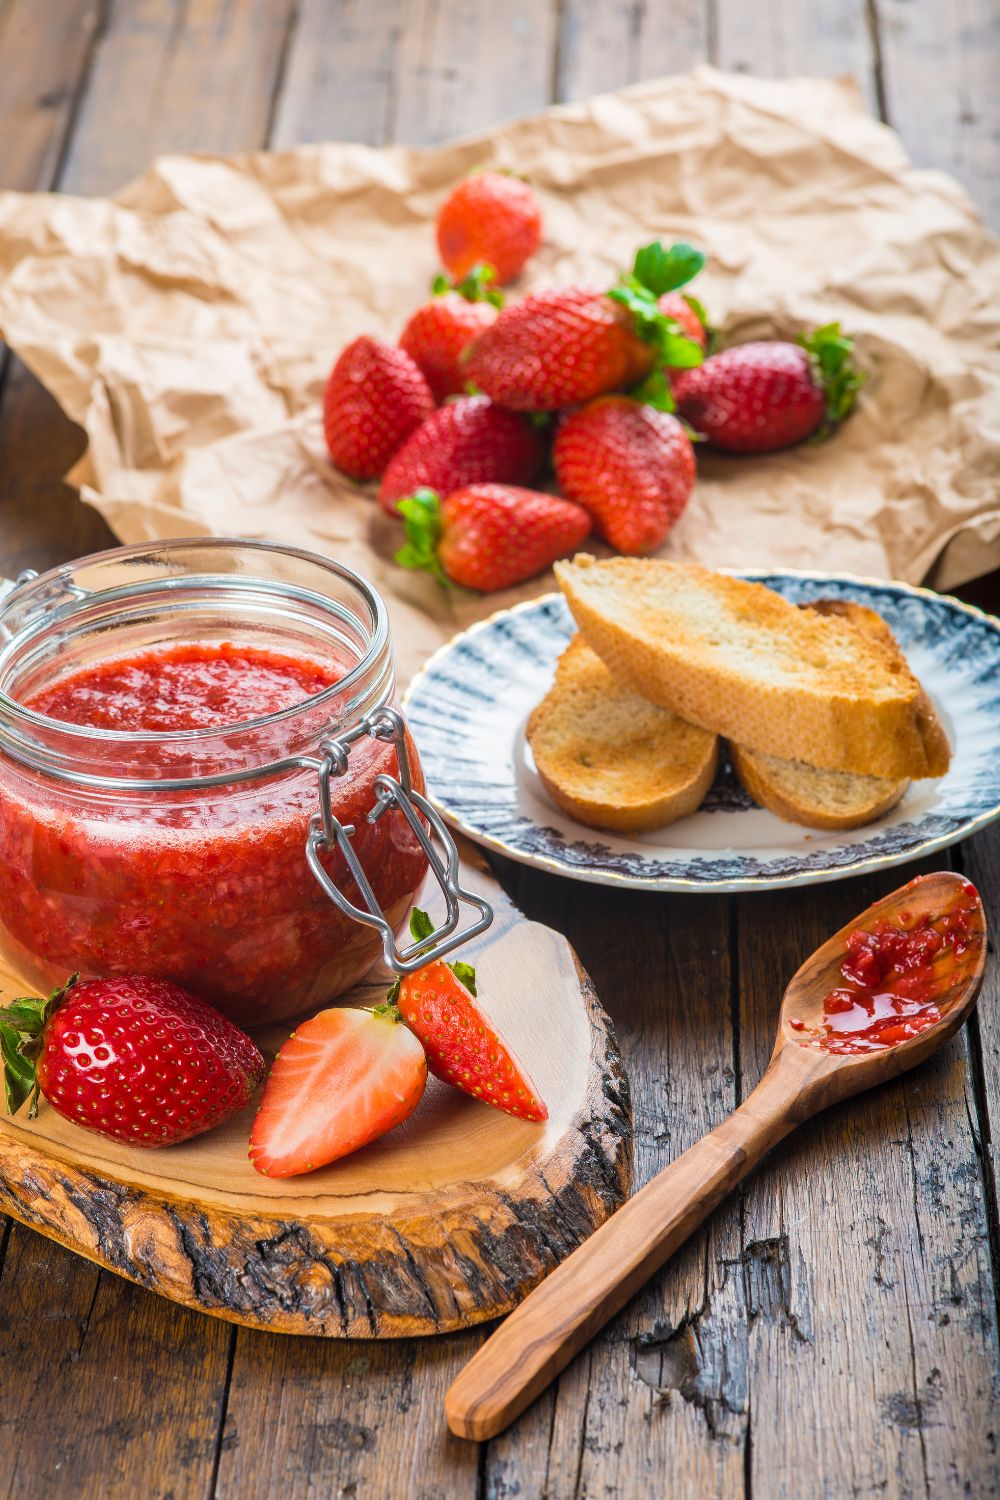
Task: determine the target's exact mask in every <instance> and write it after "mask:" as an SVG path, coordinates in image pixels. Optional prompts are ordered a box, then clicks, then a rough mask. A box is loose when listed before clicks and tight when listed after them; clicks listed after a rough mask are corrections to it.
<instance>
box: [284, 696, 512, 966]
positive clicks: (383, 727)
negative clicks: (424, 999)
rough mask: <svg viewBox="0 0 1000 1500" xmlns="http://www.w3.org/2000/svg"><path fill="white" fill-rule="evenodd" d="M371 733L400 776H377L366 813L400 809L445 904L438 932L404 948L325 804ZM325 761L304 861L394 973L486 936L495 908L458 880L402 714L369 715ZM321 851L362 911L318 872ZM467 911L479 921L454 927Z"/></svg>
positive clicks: (450, 842)
mask: <svg viewBox="0 0 1000 1500" xmlns="http://www.w3.org/2000/svg"><path fill="white" fill-rule="evenodd" d="M365 736H368V737H369V738H371V739H377V740H384V741H388V742H389V743H391V744H392V745H393V747H394V748H395V751H396V760H397V764H398V767H399V778H398V780H397V778H396V777H394V776H389V775H385V774H383V775H380V776H377V777H376V778H375V793H376V798H375V804H374V806H373V807H372V808H371V810H370V812H369V813H368V814H367V817H368V821H369V823H377V822H378V820H379V818H381V817H382V816H383V815H384V814H385V813H386V812H387V811H388V810H389V809H390V808H392V807H395V808H398V809H399V811H400V812H401V813H402V814H403V816H404V817H405V819H406V821H407V823H408V824H409V826H410V829H411V830H412V832H413V836H414V838H415V839H416V841H417V843H418V844H419V845H420V848H421V849H422V850H423V852H424V854H425V855H426V857H427V862H428V864H429V865H430V868H431V873H432V874H433V875H434V878H435V880H436V881H437V883H438V886H439V887H440V889H441V893H442V895H443V896H444V901H445V919H444V921H443V922H442V923H441V925H440V926H439V927H436V928H435V929H434V931H433V932H432V933H429V934H428V936H427V937H426V938H424V939H422V940H421V941H420V942H417V943H412V944H410V946H409V947H406V948H403V949H400V948H399V947H398V946H397V944H396V935H395V933H394V931H393V929H392V927H391V925H390V923H389V922H388V920H387V919H386V915H385V913H384V912H383V910H382V908H381V906H380V905H379V902H378V898H377V897H376V895H375V892H374V891H373V890H372V887H371V883H370V882H369V880H368V877H367V875H366V874H365V872H364V870H363V869H362V866H361V861H360V860H359V859H358V855H357V852H356V850H355V848H354V845H353V844H352V843H351V838H352V835H353V834H354V827H353V825H352V824H349V823H347V824H345V823H341V822H340V820H339V818H337V817H336V816H335V815H334V812H333V808H332V805H331V801H330V782H331V780H332V779H333V778H334V777H337V776H343V775H344V774H345V773H346V771H347V765H348V756H349V755H350V751H351V747H352V745H355V744H357V743H358V741H359V740H361V739H363V738H364V737H365ZM320 750H321V752H322V756H323V759H322V762H321V764H320V769H319V812H317V813H314V814H313V816H312V818H311V819H310V821H309V835H308V838H307V840H306V858H307V860H308V861H309V868H310V869H311V870H312V872H313V875H314V876H315V877H316V879H317V880H318V881H319V883H320V885H321V886H322V887H323V889H324V891H325V892H326V894H327V895H328V896H329V898H330V900H331V901H332V902H333V903H334V905H335V906H337V907H338V908H339V909H340V910H341V911H342V912H343V913H344V914H345V916H348V917H351V918H353V920H354V921H355V922H360V923H361V924H362V925H363V926H365V927H371V928H374V929H375V931H376V932H378V934H379V936H380V937H381V939H382V953H383V956H384V958H385V962H386V964H387V965H388V967H389V968H390V969H392V970H393V971H394V972H395V973H396V974H412V973H414V972H415V970H417V969H421V968H423V966H424V965H425V964H429V963H433V962H434V960H435V959H438V958H444V956H445V954H447V953H451V952H453V951H454V950H455V949H456V948H457V947H459V946H460V944H462V943H464V942H466V941H467V940H468V939H469V938H471V937H475V936H476V934H477V933H480V932H484V931H485V930H486V928H487V927H489V925H490V923H491V922H492V921H493V908H492V907H491V906H490V904H489V902H488V901H484V900H483V898H482V897H481V896H477V895H475V893H474V892H472V891H467V890H466V889H465V888H464V887H463V886H462V885H461V884H460V882H459V857H458V849H457V848H456V846H455V840H454V839H453V838H452V836H451V834H450V833H449V831H448V829H447V827H446V826H445V824H444V822H443V821H442V819H441V818H440V817H439V815H438V814H437V813H436V812H435V810H434V808H433V807H431V805H430V803H429V802H428V801H427V799H426V797H423V796H421V794H420V793H419V792H418V791H416V790H415V789H414V787H413V781H412V776H411V772H410V760H409V754H408V752H407V746H406V726H405V724H404V722H403V717H402V715H401V714H400V713H398V712H397V710H396V709H394V708H381V709H377V710H376V711H375V712H374V713H371V714H368V715H367V716H366V717H365V718H364V719H362V720H361V721H360V723H359V724H357V725H356V727H355V728H354V729H350V730H348V731H347V733H346V734H344V735H341V736H340V737H339V738H338V739H329V740H323V741H322V742H321V744H320ZM325 849H336V850H338V851H339V852H340V854H341V855H342V856H343V858H344V861H345V863H346V865H347V868H348V870H349V871H350V873H351V875H352V877H353V878H354V882H355V884H356V885H357V888H358V891H359V892H360V895H361V899H362V901H363V902H364V906H356V905H355V904H354V902H353V901H350V900H348V898H347V897H346V896H345V895H344V893H343V891H341V890H339V889H338V888H337V886H336V885H335V884H334V882H333V880H332V879H331V878H330V876H329V875H328V873H327V871H326V870H325V869H324V867H323V863H322V861H321V859H320V855H321V853H322V852H323V851H324V850H325ZM463 906H468V907H472V908H473V909H474V910H475V911H476V912H478V917H477V919H476V920H475V921H474V922H473V923H472V924H471V925H470V926H468V927H463V928H462V929H461V930H459V922H460V921H461V908H462V907H463Z"/></svg>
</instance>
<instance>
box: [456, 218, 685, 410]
mask: <svg viewBox="0 0 1000 1500" xmlns="http://www.w3.org/2000/svg"><path fill="white" fill-rule="evenodd" d="M704 259H705V258H704V256H703V255H702V254H701V253H700V251H696V250H692V249H691V246H690V245H674V246H673V247H672V248H671V249H670V250H664V248H663V246H662V245H661V244H660V243H659V241H656V242H655V243H654V244H652V245H646V246H645V247H644V248H643V249H642V250H640V251H639V252H638V254H637V255H636V258H635V268H634V269H633V271H632V272H630V273H629V274H628V275H626V276H623V277H622V278H621V280H620V282H619V285H618V286H616V287H613V288H612V289H611V291H609V292H607V293H605V292H601V291H599V290H597V289H596V288H593V287H581V286H571V287H562V288H558V289H556V290H555V291H551V292H541V293H538V294H537V295H536V296H533V297H526V298H525V299H524V301H523V302H519V303H517V304H515V306H513V307H507V308H504V310H503V312H501V314H500V316H499V317H498V318H497V320H496V322H495V323H494V324H493V325H492V327H490V328H488V329H487V330H486V332H485V333H484V334H481V335H480V337H479V338H478V339H476V341H475V343H474V344H472V345H470V347H469V349H468V351H467V353H466V356H465V373H466V375H467V376H468V378H469V380H471V381H472V382H473V384H474V385H476V386H478V387H479V389H480V390H482V391H485V392H486V394H487V396H489V397H490V398H491V399H492V400H493V401H497V402H499V403H500V405H501V406H509V407H512V408H513V409H514V410H515V411H557V410H558V409H559V408H561V407H564V406H575V405H577V404H578V403H579V402H581V401H589V400H590V399H591V398H592V397H594V396H600V395H602V394H603V393H604V392H605V391H611V390H615V389H617V388H618V387H621V386H626V385H631V384H632V382H633V381H637V380H642V379H643V378H644V377H649V378H650V379H655V380H656V394H657V397H658V399H662V400H663V401H669V399H670V398H669V387H668V386H667V383H666V381H665V379H664V378H663V376H662V374H660V372H659V368H658V367H659V366H661V365H674V366H684V365H692V364H695V363H699V362H700V361H701V357H702V352H701V349H700V348H699V347H698V346H697V344H695V343H693V342H692V340H690V339H689V338H687V337H685V336H684V334H683V332H682V331H679V330H678V326H677V324H676V323H675V322H674V320H673V319H672V318H671V317H668V316H665V315H664V314H663V313H662V312H661V310H660V308H659V305H658V298H659V297H661V296H663V295H664V294H665V293H666V292H668V291H670V290H673V289H674V288H676V287H677V286H680V285H682V284H683V283H684V282H685V281H687V280H689V279H690V278H691V277H692V276H694V275H695V274H696V273H697V271H698V270H700V268H701V266H702V265H703V263H704Z"/></svg>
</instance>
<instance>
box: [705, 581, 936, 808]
mask: <svg viewBox="0 0 1000 1500" xmlns="http://www.w3.org/2000/svg"><path fill="white" fill-rule="evenodd" d="M799 609H811V610H814V611H815V612H816V613H818V614H821V615H828V616H829V615H837V616H838V617H839V618H840V619H843V620H847V621H848V622H849V623H850V624H851V625H852V626H853V627H854V629H855V630H859V631H861V632H862V633H863V634H867V635H869V636H871V637H872V638H874V639H875V640H879V641H882V642H883V643H884V644H885V645H886V646H887V647H888V648H889V649H890V650H892V651H893V652H894V653H895V654H896V656H897V657H898V658H899V659H900V660H901V661H903V662H904V665H905V658H904V657H903V655H902V652H901V651H900V649H899V643H898V642H897V640H896V637H895V636H894V635H893V633H892V631H891V630H890V629H889V626H888V625H887V624H886V622H885V621H884V620H883V618H882V616H881V615H879V614H876V612H875V610H873V609H868V608H867V606H866V605H864V604H856V603H855V602H854V601H853V600H848V599H814V600H812V601H811V603H809V604H800V605H799ZM729 759H730V761H731V762H732V766H733V770H734V771H735V772H736V775H737V776H738V777H739V779H740V781H741V782H742V784H743V786H744V787H745V789H746V790H747V791H748V792H749V793H750V795H751V797H753V799H754V801H755V802H759V803H760V805H761V807H766V808H767V809H768V810H769V811H770V812H773V813H775V814H776V816H777V817H779V818H784V819H785V821H786V822H789V823H801V824H803V825H804V826H805V827H806V828H824V829H835V830H843V829H846V828H862V827H864V825H865V824H866V823H874V822H875V820H876V818H881V817H882V816H883V815H884V814H885V813H887V812H889V810H890V809H891V808H893V807H895V806H896V803H897V802H898V801H899V799H900V798H901V797H902V795H903V793H904V792H905V791H906V788H907V787H908V786H909V784H910V783H909V781H908V780H906V779H905V778H897V779H892V778H885V777H882V776H856V775H854V773H853V772H851V771H822V770H820V769H819V767H817V766H807V765H806V764H805V763H804V762H803V761H800V760H782V759H779V758H778V757H777V756H776V755H762V754H761V752H760V751H758V750H748V749H747V748H746V746H744V745H734V744H730V746H729Z"/></svg>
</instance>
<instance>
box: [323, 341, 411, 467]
mask: <svg viewBox="0 0 1000 1500" xmlns="http://www.w3.org/2000/svg"><path fill="white" fill-rule="evenodd" d="M433 410H434V397H433V396H432V395H431V390H430V387H429V385H428V384H427V381H426V380H425V379H424V377H423V375H422V374H421V372H420V370H419V369H418V368H417V366H416V364H415V363H414V361H413V359H412V358H411V357H410V355H409V354H407V353H406V350H405V349H397V348H396V347H395V345H393V344H381V343H379V341H378V339H373V338H369V337H368V335H367V334H362V336H361V337H360V338H357V339H355V340H354V342H353V343H352V344H348V346H347V348H346V349H345V350H344V351H343V353H342V354H341V356H340V358H339V359H338V360H337V363H336V364H335V365H334V367H333V369H332V370H331V371H330V376H329V379H328V380H327V382H326V391H325V393H324V396H323V433H324V436H325V437H326V446H327V448H328V449H329V450H330V457H331V458H332V459H333V462H334V463H335V464H336V466H337V468H338V469H340V470H341V472H342V473H344V474H349V475H350V477H351V478H352V479H378V478H379V476H380V475H381V473H382V471H383V470H384V469H385V466H386V464H387V463H388V462H389V460H390V458H391V457H392V455H393V454H394V453H395V452H396V449H397V448H399V447H400V446H401V444H402V443H404V442H405V441H406V439H407V438H408V437H409V435H410V433H411V432H413V431H414V429H415V428H417V427H419V426H420V424H421V422H423V421H425V420H426V419H427V418H428V417H429V416H430V414H431V412H432V411H433Z"/></svg>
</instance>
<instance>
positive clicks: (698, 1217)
mask: <svg viewBox="0 0 1000 1500" xmlns="http://www.w3.org/2000/svg"><path fill="white" fill-rule="evenodd" d="M797 1050H798V1049H796V1051H797ZM788 1055H789V1056H791V1054H790V1053H789V1054H788ZM799 1056H800V1057H802V1058H803V1059H804V1058H806V1056H807V1054H805V1053H800V1054H799ZM798 1097H799V1088H798V1079H797V1077H795V1076H794V1073H793V1070H792V1069H790V1068H787V1067H783V1066H782V1065H781V1064H780V1061H779V1062H778V1063H776V1064H772V1066H771V1067H770V1068H769V1069H768V1071H767V1073H765V1075H764V1077H763V1078H762V1079H761V1081H760V1083H759V1084H758V1085H757V1087H756V1088H755V1089H754V1091H753V1093H752V1094H750V1096H749V1097H748V1098H747V1099H746V1100H745V1102H744V1103H743V1104H741V1105H740V1107H739V1108H738V1109H737V1110H735V1111H734V1112H733V1113H732V1114H731V1115H730V1116H729V1118H728V1119H726V1120H724V1121H723V1122H722V1124H721V1125H719V1126H717V1127H716V1129H715V1130H713V1131H711V1132H710V1133H709V1134H708V1135H706V1136H703V1137H702V1139H701V1140H700V1141H698V1142H696V1144H695V1145H693V1146H691V1147H690V1148H689V1149H688V1150H687V1151H685V1152H684V1154H683V1155H682V1156H679V1157H678V1158H677V1160H676V1161H674V1162H671V1164H670V1166H668V1167H665V1168H664V1170H663V1171H662V1172H659V1173H657V1175H656V1176H655V1177H654V1178H652V1180H651V1181H650V1182H648V1183H647V1184H646V1186H645V1187H644V1188H641V1189H640V1191H639V1192H638V1193H636V1195H635V1197H634V1198H630V1199H629V1200H628V1202H627V1203H625V1204H623V1205H622V1207H621V1208H620V1209H619V1210H618V1212H617V1213H615V1214H612V1216H611V1218H610V1219H607V1220H606V1221H605V1223H604V1224H602V1225H601V1227H600V1229H598V1230H596V1231H595V1233H594V1234H592V1235H591V1236H590V1238H589V1239H588V1240H585V1241H584V1243H583V1244H582V1245H580V1246H579V1248H578V1249H576V1250H574V1252H573V1254H572V1255H570V1256H569V1257H568V1258H567V1259H566V1260H564V1261H563V1262H562V1264H561V1265H559V1266H557V1267H556V1269H555V1270H554V1271H553V1272H551V1274H550V1275H549V1276H547V1277H546V1278H545V1280H544V1281H543V1282H542V1283H541V1285H540V1286H538V1287H536V1288H535V1290H534V1291H533V1292H531V1293H530V1294H529V1296H528V1297H526V1298H525V1300H524V1301H523V1302H522V1303H521V1305H520V1307H517V1308H515V1310H514V1311H513V1312H512V1313H511V1314H510V1316H509V1317H508V1318H507V1319H506V1320H505V1322H503V1323H502V1324H501V1325H500V1327H499V1328H498V1329H497V1331H496V1332H495V1333H494V1334H493V1336H492V1338H490V1339H488V1340H487V1342H486V1343H485V1344H484V1345H483V1346H482V1348H481V1349H480V1350H479V1351H478V1353H476V1354H475V1355H474V1356H473V1358H472V1359H471V1360H470V1362H469V1364H468V1365H466V1367H465V1369H464V1370H463V1371H462V1373H461V1374H460V1375H459V1376H458V1378H457V1380H456V1381H455V1382H454V1384H453V1385H452V1387H451V1389H450V1390H449V1392H448V1396H447V1399H446V1404H445V1405H446V1412H447V1416H448V1425H449V1427H450V1428H451V1430H452V1432H454V1433H456V1434H457V1435H458V1436H459V1437H468V1438H479V1439H482V1438H488V1437H493V1436H495V1434H496V1433H498V1432H502V1431H503V1429H504V1428H505V1427H506V1426H507V1425H508V1423H510V1422H512V1421H513V1420H514V1418H515V1417H518V1416H520V1414H521V1412H522V1411H524V1409H525V1407H526V1406H528V1405H529V1404H530V1403H531V1402H532V1401H534V1399H535V1397H536V1396H538V1395H539V1394H540V1393H541V1392H542V1391H543V1390H544V1389H545V1387H546V1386H547V1385H548V1384H549V1382H550V1381H551V1380H552V1379H554V1377H555V1376H556V1375H558V1373H559V1371H560V1370H562V1369H563V1368H564V1367H565V1366H566V1365H567V1364H569V1361H570V1360H571V1359H572V1358H573V1356H574V1355H575V1354H578V1353H579V1351H580V1350H581V1349H582V1348H583V1347H584V1345H585V1344H587V1343H589V1342H590V1340H591V1339H592V1338H593V1337H594V1334H595V1333H597V1331H598V1330H599V1329H600V1328H601V1327H603V1325H604V1324H605V1323H606V1322H607V1321H608V1320H609V1319H610V1318H612V1317H614V1315H615V1313H616V1312H618V1311H619V1310H620V1309H621V1308H622V1307H624V1305H625V1303H626V1302H628V1300H629V1299H630V1298H631V1297H632V1296H633V1295H634V1294H635V1293H636V1292H637V1291H638V1290H639V1288H640V1287H641V1286H642V1285H643V1284H644V1283H645V1282H646V1281H648V1280H649V1278H650V1276H652V1275H653V1273H654V1271H657V1270H658V1269H659V1268H660V1266H662V1265H663V1264H664V1262H665V1261H666V1260H668V1259H669V1257H670V1256H671V1255H673V1253H674V1251H675V1250H677V1249H678V1248H679V1247H680V1246H681V1245H682V1244H683V1243H684V1241H685V1240H686V1239H687V1238H688V1236H689V1235H690V1234H692V1233H693V1231H694V1230H695V1229H697V1227H698V1225H699V1224H701V1223H702V1221H703V1220H704V1219H706V1218H707V1217H708V1215H709V1214H710V1213H711V1212H712V1210H713V1208H715V1207H716V1205H717V1204H718V1203H720V1202H721V1201H722V1199H723V1198H724V1197H725V1196H726V1194H727V1193H729V1192H730V1190H731V1189H732V1188H734V1187H735V1186H736V1184H737V1183H738V1182H739V1181H740V1180H741V1179H742V1178H743V1177H745V1176H746V1174H747V1173H748V1172H749V1171H750V1170H751V1169H752V1168H753V1167H754V1166H756V1164H757V1162H758V1161H760V1159H761V1157H762V1156H763V1155H764V1154H765V1152H767V1151H769V1150H770V1148H771V1147H772V1146H773V1145H775V1144H776V1143H777V1142H778V1141H780V1140H781V1139H782V1137H783V1136H785V1135H787V1134H788V1132H789V1131H790V1130H791V1129H792V1128H793V1127H794V1126H795V1124H796V1123H797V1120H796V1118H795V1116H794V1114H793V1108H794V1106H795V1104H796V1103H797V1102H798Z"/></svg>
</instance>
